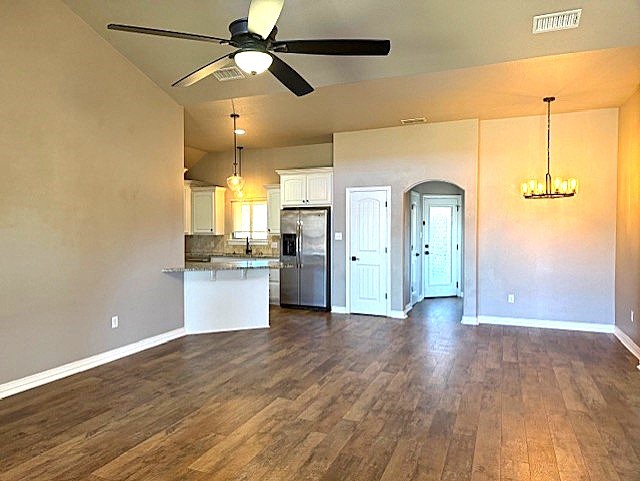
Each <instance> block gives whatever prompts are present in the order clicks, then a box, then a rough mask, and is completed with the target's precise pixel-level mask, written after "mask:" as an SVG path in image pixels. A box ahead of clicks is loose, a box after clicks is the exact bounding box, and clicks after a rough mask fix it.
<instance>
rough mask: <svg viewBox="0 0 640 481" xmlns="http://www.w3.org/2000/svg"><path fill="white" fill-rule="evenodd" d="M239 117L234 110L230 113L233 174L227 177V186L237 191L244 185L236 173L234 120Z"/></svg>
mask: <svg viewBox="0 0 640 481" xmlns="http://www.w3.org/2000/svg"><path fill="white" fill-rule="evenodd" d="M239 117H240V115H238V114H236V113H235V112H234V113H232V114H231V118H232V119H233V175H230V176H229V177H227V186H229V189H231V191H232V192H239V191H241V190H242V188H243V187H244V179H243V178H242V176H241V175H240V174H239V173H238V139H237V134H236V130H238V128H237V126H236V120H237V119H238V118H239Z"/></svg>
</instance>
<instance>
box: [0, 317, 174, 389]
mask: <svg viewBox="0 0 640 481" xmlns="http://www.w3.org/2000/svg"><path fill="white" fill-rule="evenodd" d="M184 335H185V330H184V328H180V329H175V330H173V331H169V332H165V333H162V334H158V335H157V336H153V337H149V338H147V339H142V340H140V341H137V342H134V343H133V344H128V345H126V346H122V347H118V348H116V349H112V350H111V351H107V352H103V353H100V354H96V355H95V356H91V357H87V358H85V359H80V360H79V361H74V362H70V363H68V364H64V365H62V366H59V367H55V368H53V369H49V370H47V371H43V372H39V373H37V374H32V375H31V376H27V377H23V378H21V379H16V380H15V381H9V382H7V383H4V384H0V399H3V398H6V397H8V396H12V395H14V394H18V393H20V392H23V391H27V390H29V389H33V388H34V387H38V386H42V385H43V384H47V383H50V382H53V381H56V380H58V379H62V378H63V377H67V376H71V375H73V374H77V373H79V372H82V371H86V370H88V369H91V368H94V367H97V366H100V365H102V364H106V363H108V362H111V361H115V360H117V359H121V358H123V357H126V356H130V355H132V354H135V353H137V352H140V351H144V350H146V349H149V348H151V347H155V346H159V345H160V344H164V343H165V342H169V341H172V340H174V339H178V338H179V337H182V336H184Z"/></svg>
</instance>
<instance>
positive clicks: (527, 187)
mask: <svg viewBox="0 0 640 481" xmlns="http://www.w3.org/2000/svg"><path fill="white" fill-rule="evenodd" d="M555 99H556V98H555V97H545V98H544V99H542V100H543V101H544V102H546V103H547V175H545V178H544V184H543V183H542V182H537V181H535V180H529V181H527V182H523V183H522V195H523V196H524V198H525V199H559V198H561V197H573V196H574V195H576V192H577V190H578V181H577V180H576V179H567V180H563V179H561V178H559V177H556V178H555V179H554V180H553V182H552V181H551V172H550V170H551V155H550V144H551V102H553V101H554V100H555Z"/></svg>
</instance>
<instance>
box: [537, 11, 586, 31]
mask: <svg viewBox="0 0 640 481" xmlns="http://www.w3.org/2000/svg"><path fill="white" fill-rule="evenodd" d="M581 14H582V9H581V8H578V9H576V10H567V11H565V12H556V13H547V14H544V15H536V16H535V17H533V33H545V32H554V31H556V30H567V29H569V28H577V27H578V25H579V24H580V15H581Z"/></svg>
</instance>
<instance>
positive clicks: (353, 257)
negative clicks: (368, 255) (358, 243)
mask: <svg viewBox="0 0 640 481" xmlns="http://www.w3.org/2000/svg"><path fill="white" fill-rule="evenodd" d="M351 260H352V261H353V262H355V261H359V260H360V259H359V258H358V257H356V256H351Z"/></svg>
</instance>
